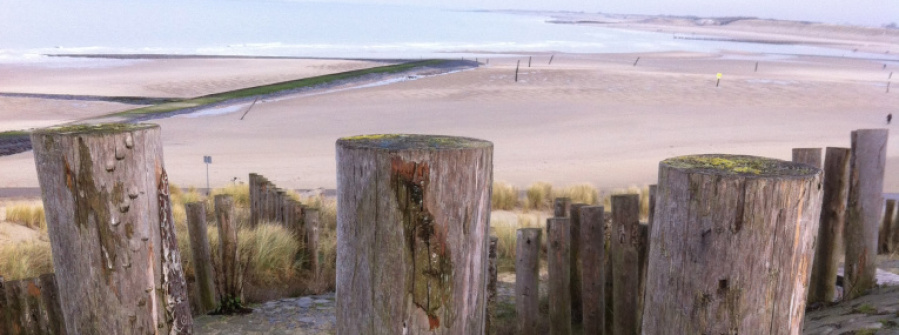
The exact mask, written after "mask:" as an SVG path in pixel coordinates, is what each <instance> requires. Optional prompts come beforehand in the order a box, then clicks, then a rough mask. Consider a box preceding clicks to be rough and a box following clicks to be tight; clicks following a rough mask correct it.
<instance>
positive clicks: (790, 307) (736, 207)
mask: <svg viewBox="0 0 899 335" xmlns="http://www.w3.org/2000/svg"><path fill="white" fill-rule="evenodd" d="M658 185H659V190H658V192H659V193H658V196H657V199H656V200H657V201H658V203H657V204H656V206H657V207H656V216H655V221H654V222H653V231H652V242H651V243H652V246H651V247H650V249H649V252H650V256H649V273H648V278H647V286H646V291H647V292H650V294H647V296H646V298H647V300H646V303H645V304H646V308H645V309H644V313H643V329H642V331H643V333H644V334H756V333H764V334H800V333H801V332H802V326H801V325H802V320H803V314H804V313H805V298H806V285H808V278H809V271H810V270H811V262H812V253H813V252H814V246H815V233H816V232H817V231H818V218H819V213H820V210H821V170H819V169H816V168H814V167H811V166H808V165H805V164H799V163H793V162H787V161H781V160H776V159H770V158H762V157H753V156H733V155H696V156H681V157H675V158H670V159H666V160H664V161H662V162H661V163H659V184H658Z"/></svg>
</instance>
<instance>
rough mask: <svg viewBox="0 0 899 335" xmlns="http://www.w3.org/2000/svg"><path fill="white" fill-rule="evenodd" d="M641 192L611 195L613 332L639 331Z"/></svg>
mask: <svg viewBox="0 0 899 335" xmlns="http://www.w3.org/2000/svg"><path fill="white" fill-rule="evenodd" d="M639 220H640V196H639V195H636V194H620V195H613V196H612V239H611V240H612V245H611V248H610V251H611V256H612V258H611V260H612V267H613V268H614V269H615V270H614V272H613V273H612V304H613V305H614V307H613V315H614V317H613V318H612V334H640V324H639V322H640V320H638V319H637V316H638V315H639V313H640V311H638V309H639V299H638V296H639V288H640V258H639V250H638V246H639V244H640V242H639V238H640V231H639V230H640V221H639Z"/></svg>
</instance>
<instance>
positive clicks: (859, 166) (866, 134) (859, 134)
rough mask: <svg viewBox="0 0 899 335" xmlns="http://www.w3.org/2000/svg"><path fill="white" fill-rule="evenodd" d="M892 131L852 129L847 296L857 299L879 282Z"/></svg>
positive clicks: (845, 267) (846, 264) (846, 276)
mask: <svg viewBox="0 0 899 335" xmlns="http://www.w3.org/2000/svg"><path fill="white" fill-rule="evenodd" d="M888 137H889V132H888V131H887V130H886V129H860V130H856V131H853V132H852V156H851V158H850V163H849V165H850V169H851V171H852V172H851V173H850V174H849V178H850V179H849V200H848V207H847V209H848V212H847V216H846V231H845V241H846V262H845V266H844V269H845V271H844V273H845V276H844V280H843V283H844V286H843V287H844V290H843V292H844V295H843V296H844V298H845V299H847V300H849V299H854V298H856V297H858V296H861V295H863V294H865V292H866V291H868V290H869V289H871V288H873V287H874V286H875V285H877V279H876V278H875V272H876V270H877V233H878V225H879V224H880V215H881V213H882V212H881V211H882V210H883V173H884V165H885V163H886V148H887V138H888Z"/></svg>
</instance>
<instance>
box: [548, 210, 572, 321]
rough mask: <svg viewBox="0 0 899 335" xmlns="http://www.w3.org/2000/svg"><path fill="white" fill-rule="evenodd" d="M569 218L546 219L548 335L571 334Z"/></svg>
mask: <svg viewBox="0 0 899 335" xmlns="http://www.w3.org/2000/svg"><path fill="white" fill-rule="evenodd" d="M570 222H571V219H569V218H564V217H554V218H549V219H546V229H547V234H548V235H549V238H548V241H547V242H548V246H547V249H546V250H547V255H546V258H547V263H548V266H549V269H548V270H549V283H548V286H549V306H550V307H549V333H550V334H551V335H567V334H571V288H570V287H569V286H570V285H571V278H570V276H571V265H570V264H569V263H571V252H570V249H569V243H570V242H571V232H570V229H569V226H570V225H571V224H570Z"/></svg>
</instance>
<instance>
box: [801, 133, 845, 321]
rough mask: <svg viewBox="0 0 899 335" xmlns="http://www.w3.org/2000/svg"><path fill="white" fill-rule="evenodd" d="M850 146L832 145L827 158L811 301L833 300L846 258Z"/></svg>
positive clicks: (809, 294) (810, 291)
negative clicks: (843, 245) (838, 277)
mask: <svg viewBox="0 0 899 335" xmlns="http://www.w3.org/2000/svg"><path fill="white" fill-rule="evenodd" d="M850 155H851V151H850V150H849V148H832V147H828V148H827V151H826V156H825V158H824V187H823V193H824V195H823V198H822V201H821V219H820V221H819V222H820V225H819V227H818V242H817V246H816V248H815V261H814V263H813V264H812V277H811V279H810V280H809V285H808V303H809V304H812V303H829V302H833V301H834V298H835V296H836V281H837V269H838V267H839V265H840V259H841V258H842V253H841V251H842V250H843V248H842V246H841V245H842V241H843V229H844V227H845V223H846V199H847V198H848V197H849V157H850Z"/></svg>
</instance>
